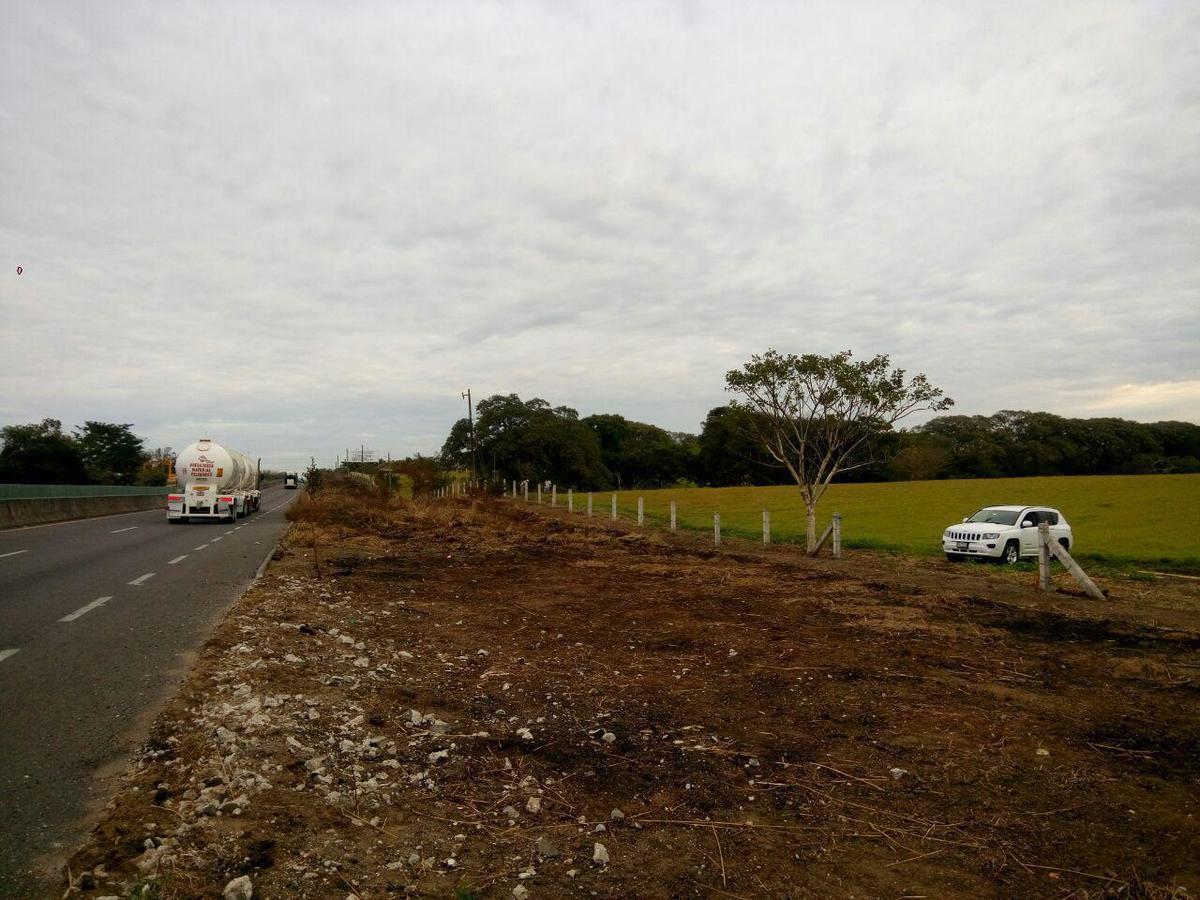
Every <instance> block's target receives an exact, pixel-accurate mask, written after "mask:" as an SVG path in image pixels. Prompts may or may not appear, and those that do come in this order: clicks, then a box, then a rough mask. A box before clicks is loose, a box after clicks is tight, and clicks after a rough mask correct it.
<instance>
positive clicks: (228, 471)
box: [167, 438, 260, 524]
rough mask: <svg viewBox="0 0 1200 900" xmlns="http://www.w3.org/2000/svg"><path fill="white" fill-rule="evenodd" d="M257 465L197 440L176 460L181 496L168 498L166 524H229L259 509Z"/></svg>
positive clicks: (240, 455) (209, 441) (247, 459)
mask: <svg viewBox="0 0 1200 900" xmlns="http://www.w3.org/2000/svg"><path fill="white" fill-rule="evenodd" d="M259 477H260V476H259V466H258V463H257V462H255V461H254V460H252V459H251V458H250V457H248V456H246V455H245V454H243V453H238V452H237V451H236V450H229V449H227V448H225V447H222V446H221V445H220V444H218V443H217V442H216V441H213V440H210V439H209V438H200V440H198V441H196V443H194V444H190V445H189V446H188V447H186V448H185V449H183V450H182V451H180V453H179V455H178V456H177V457H176V458H175V478H176V480H177V484H178V486H179V489H180V490H181V491H182V492H183V493H179V494H168V495H167V521H168V522H171V523H172V524H174V523H176V522H187V521H189V520H191V519H222V520H224V521H226V522H232V521H233V520H234V519H236V518H238V517H240V516H248V515H250V513H252V512H254V511H255V510H256V509H258V501H259V497H260V493H259V490H258V483H259Z"/></svg>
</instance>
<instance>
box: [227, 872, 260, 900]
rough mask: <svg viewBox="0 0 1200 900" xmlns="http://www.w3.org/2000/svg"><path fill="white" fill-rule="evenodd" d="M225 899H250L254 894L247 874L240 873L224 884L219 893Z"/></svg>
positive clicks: (252, 885)
mask: <svg viewBox="0 0 1200 900" xmlns="http://www.w3.org/2000/svg"><path fill="white" fill-rule="evenodd" d="M221 896H222V897H224V898H225V900H251V898H252V897H253V896H254V884H253V883H252V882H251V881H250V876H249V875H242V876H240V877H238V878H235V879H233V881H231V882H229V884H227V885H225V890H224V891H223V892H222V894H221Z"/></svg>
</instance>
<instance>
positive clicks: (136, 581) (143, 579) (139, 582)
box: [129, 572, 154, 586]
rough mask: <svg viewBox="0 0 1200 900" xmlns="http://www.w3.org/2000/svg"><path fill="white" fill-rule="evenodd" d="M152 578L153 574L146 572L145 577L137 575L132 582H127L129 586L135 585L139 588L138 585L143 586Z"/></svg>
mask: <svg viewBox="0 0 1200 900" xmlns="http://www.w3.org/2000/svg"><path fill="white" fill-rule="evenodd" d="M153 577H154V573H153V572H147V573H146V574H145V575H139V576H138V577H137V578H135V579H133V581H131V582H129V583H130V584H136V585H139V586H140V585H143V584H145V583H146V582H147V581H149V580H150V579H151V578H153Z"/></svg>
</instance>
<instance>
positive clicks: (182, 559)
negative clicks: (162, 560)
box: [167, 553, 187, 566]
mask: <svg viewBox="0 0 1200 900" xmlns="http://www.w3.org/2000/svg"><path fill="white" fill-rule="evenodd" d="M185 559H187V554H186V553H185V554H183V556H177V557H175V558H174V559H173V560H171V561H170V562H169V563H167V565H168V566H173V565H175V563H177V562H183V561H184V560H185Z"/></svg>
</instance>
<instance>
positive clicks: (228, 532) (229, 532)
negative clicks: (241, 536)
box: [225, 525, 242, 534]
mask: <svg viewBox="0 0 1200 900" xmlns="http://www.w3.org/2000/svg"><path fill="white" fill-rule="evenodd" d="M241 527H242V526H241V525H239V526H238V528H241ZM234 531H237V528H234V529H232V530H230V531H227V532H225V533H226V534H233V532H234Z"/></svg>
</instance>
